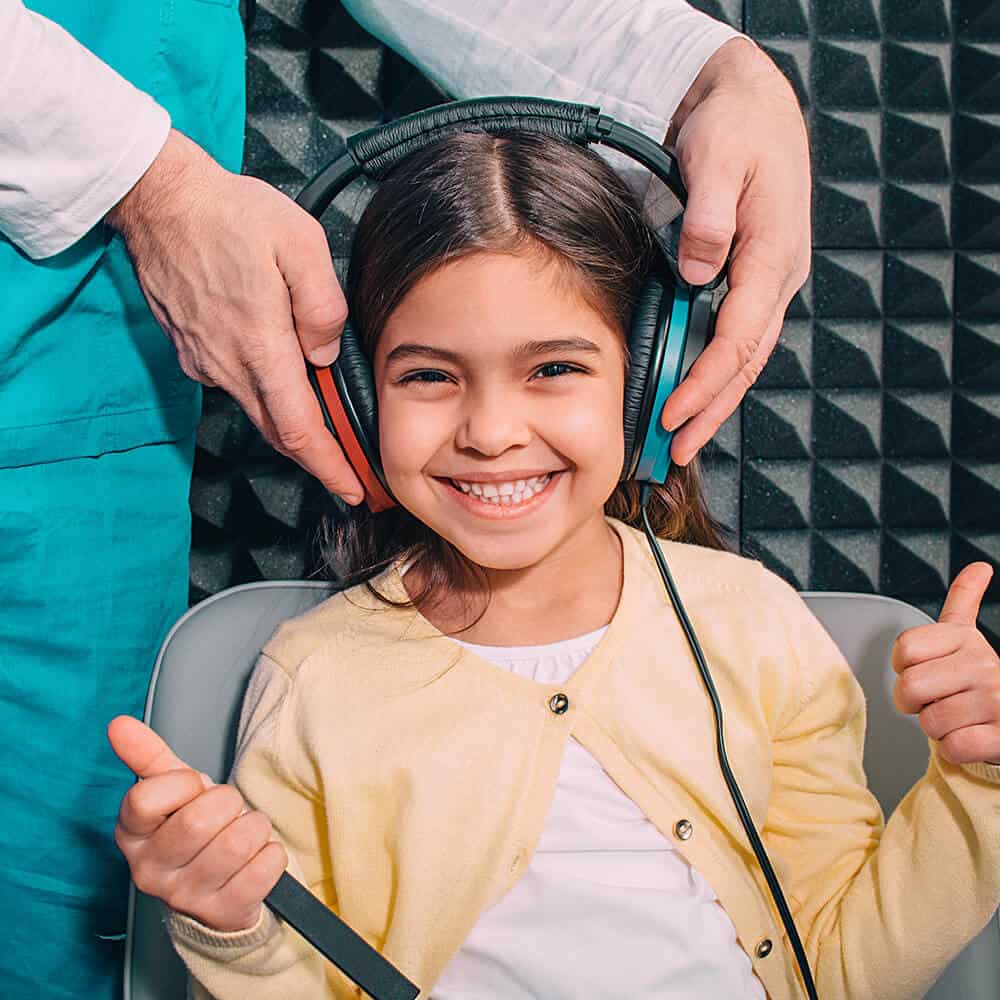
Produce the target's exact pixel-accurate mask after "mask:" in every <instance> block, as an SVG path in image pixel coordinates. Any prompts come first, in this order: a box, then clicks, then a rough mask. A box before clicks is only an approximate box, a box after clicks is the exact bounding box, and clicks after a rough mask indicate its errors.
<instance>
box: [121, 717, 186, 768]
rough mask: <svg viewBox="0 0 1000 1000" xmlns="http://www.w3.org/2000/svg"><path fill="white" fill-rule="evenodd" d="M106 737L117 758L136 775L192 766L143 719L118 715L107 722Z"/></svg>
mask: <svg viewBox="0 0 1000 1000" xmlns="http://www.w3.org/2000/svg"><path fill="white" fill-rule="evenodd" d="M108 740H109V741H110V743H111V749H112V750H114V752H115V753H116V754H117V755H118V759H119V760H120V761H121V762H122V763H123V764H124V765H125V766H126V767H127V768H129V770H131V771H132V772H134V773H135V775H136V777H139V778H153V777H155V776H156V775H158V774H165V773H166V772H167V771H185V770H187V771H189V770H192V768H190V767H189V766H188V765H187V764H185V763H184V761H182V760H181V759H180V758H179V757H178V756H177V755H176V754H175V753H174V752H173V750H171V749H170V747H168V746H167V744H166V743H165V742H164V741H163V739H162V738H161V737H160V736H158V735H157V734H156V733H155V732H153V730H152V729H150V728H149V726H147V725H146V724H145V723H144V722H140V721H139V720H138V719H134V718H132V716H131V715H119V716H118V717H117V718H114V719H112V720H111V722H110V723H108Z"/></svg>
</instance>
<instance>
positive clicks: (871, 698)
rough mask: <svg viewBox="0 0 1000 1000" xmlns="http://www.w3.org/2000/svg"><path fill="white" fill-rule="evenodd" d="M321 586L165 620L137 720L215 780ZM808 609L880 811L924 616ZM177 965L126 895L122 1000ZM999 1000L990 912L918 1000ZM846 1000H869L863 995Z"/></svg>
mask: <svg viewBox="0 0 1000 1000" xmlns="http://www.w3.org/2000/svg"><path fill="white" fill-rule="evenodd" d="M331 592H332V589H331V587H330V585H328V584H324V583H315V582H298V581H291V582H281V583H271V582H265V583H251V584H246V585H245V586H242V587H233V588H232V589H230V590H226V591H223V592H222V593H220V594H217V595H215V596H214V597H211V598H209V599H208V600H206V601H203V602H202V603H201V604H199V605H198V606H197V607H195V608H193V609H192V610H191V611H189V612H188V613H187V614H186V615H185V616H184V617H183V618H181V620H180V621H179V622H178V623H177V624H176V625H175V626H174V628H173V630H172V631H171V632H170V634H169V635H168V636H167V638H166V640H165V641H164V643H163V648H162V649H161V650H160V655H159V658H158V659H157V662H156V668H155V670H154V672H153V677H152V680H151V682H150V687H149V696H148V698H147V699H146V713H145V719H146V722H148V723H149V724H150V725H151V726H152V727H153V728H154V729H155V730H156V731H157V732H158V733H160V734H161V735H162V736H163V738H164V739H165V740H166V741H167V742H168V743H169V744H170V745H171V746H172V747H173V749H174V750H175V752H176V753H177V754H178V755H179V756H180V757H181V758H182V759H184V760H185V761H187V762H188V763H189V764H190V765H191V766H192V767H195V768H198V769H199V770H201V771H204V772H205V773H206V774H209V775H211V776H212V777H213V778H214V779H215V780H216V781H224V780H225V779H226V777H227V775H228V773H229V770H230V766H231V763H232V755H233V746H234V744H235V739H236V726H237V723H238V720H239V709H240V703H241V700H242V696H243V690H244V688H245V686H246V682H247V679H248V677H249V674H250V671H251V669H252V668H253V665H254V662H255V661H256V658H257V654H258V653H259V652H260V649H261V646H262V645H263V644H264V643H265V642H266V641H267V639H268V638H269V637H270V635H271V634H272V632H273V631H274V629H275V628H276V627H277V625H278V624H279V623H280V622H282V621H284V620H286V619H288V618H291V617H293V616H295V615H298V614H301V613H303V612H304V611H307V610H308V609H309V608H311V607H313V606H314V605H316V604H318V603H319V602H320V601H322V600H323V599H324V598H326V597H327V596H329V594H330V593H331ZM802 596H803V597H804V598H805V600H806V602H807V603H808V604H809V606H810V608H811V609H812V611H813V613H814V614H815V615H816V616H817V617H818V618H819V620H820V621H821V622H822V623H823V624H824V626H825V627H826V629H827V631H828V632H829V633H830V635H831V636H832V637H833V639H834V640H835V641H836V643H837V645H838V646H839V647H840V649H841V650H842V651H843V653H844V656H845V657H846V658H847V661H848V662H849V663H850V664H851V666H852V667H853V668H854V671H855V673H856V674H857V676H858V679H859V681H860V682H861V686H862V687H863V688H864V691H865V695H866V697H867V699H868V721H869V726H868V737H867V745H866V752H865V769H866V771H867V773H868V779H869V784H870V786H871V788H872V791H873V792H874V793H875V795H876V796H877V797H878V800H879V802H880V803H881V804H882V808H883V810H884V812H885V813H886V814H887V815H888V814H889V813H890V812H891V811H892V810H893V809H894V808H895V807H896V804H897V803H898V802H899V800H900V799H901V798H902V797H903V795H905V793H906V791H907V790H908V789H909V787H910V786H911V785H912V784H913V783H914V782H915V781H916V780H917V779H918V778H919V777H920V776H921V775H922V774H923V773H924V770H925V769H926V766H927V743H926V740H925V739H924V736H923V733H922V732H921V730H920V727H919V726H918V725H917V723H916V721H915V720H914V719H913V718H912V717H908V716H902V715H900V714H899V713H898V712H897V711H896V709H895V707H894V705H893V702H892V686H893V683H894V679H895V678H894V674H893V673H892V668H891V666H890V665H889V656H890V651H891V649H892V644H893V641H894V640H895V638H896V636H897V635H898V634H899V633H900V632H902V631H903V630H904V629H907V628H911V627H913V626H914V625H922V624H925V623H926V622H928V621H930V619H929V618H928V617H927V616H926V615H925V614H924V613H923V612H922V611H919V610H917V609H916V608H913V607H911V606H910V605H908V604H904V603H902V602H901V601H896V600H892V599H891V598H887V597H878V596H875V595H871V594H835V593H827V594H824V593H806V594H803V595H802ZM185 995H186V977H185V973H184V968H183V966H182V965H181V962H180V960H179V959H178V958H177V956H176V953H175V952H174V950H173V948H172V946H171V944H170V940H169V938H168V937H167V934H166V931H165V929H164V926H163V911H162V908H161V904H160V903H159V901H158V900H155V899H151V898H150V897H148V896H145V895H143V894H142V893H139V892H137V891H136V890H135V887H134V886H133V887H132V888H131V891H130V896H129V910H128V939H127V943H126V954H125V990H124V996H125V1000H182V998H184V997H185ZM998 997H1000V914H995V915H994V917H993V919H992V920H991V921H990V923H989V925H988V926H987V928H986V929H985V930H984V931H983V932H982V934H980V935H979V937H977V938H976V939H975V940H974V941H973V942H971V943H970V944H969V946H968V947H967V948H966V949H965V951H964V952H962V954H961V955H960V956H959V957H958V958H957V959H956V960H955V961H954V962H953V963H952V964H951V965H950V966H949V967H948V969H946V970H945V972H944V974H943V975H942V976H941V978H940V980H939V981H938V983H937V984H936V985H935V987H934V988H933V989H932V990H931V991H930V993H928V994H927V998H928V1000H997V998H998ZM852 1000H873V998H868V997H858V998H852Z"/></svg>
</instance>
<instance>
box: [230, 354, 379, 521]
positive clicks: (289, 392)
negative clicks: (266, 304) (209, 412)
mask: <svg viewBox="0 0 1000 1000" xmlns="http://www.w3.org/2000/svg"><path fill="white" fill-rule="evenodd" d="M293 343H294V341H293ZM237 402H238V403H239V404H240V405H241V406H242V407H243V409H244V410H245V411H246V413H247V416H249V417H250V419H251V420H252V421H253V422H254V424H255V425H256V426H257V427H258V428H260V430H261V433H262V434H263V435H264V436H265V437H266V438H267V440H268V441H269V442H270V443H271V445H272V446H273V447H274V448H275V449H276V450H277V451H279V452H281V453H282V454H283V455H287V456H288V457H289V458H291V459H293V460H294V461H295V462H297V463H298V464H299V465H301V466H302V468H304V469H305V470H306V471H307V472H309V473H310V474H311V475H313V476H314V477H315V478H316V479H318V480H319V481H320V482H321V483H322V484H323V485H324V486H325V487H326V489H327V490H328V491H329V492H330V493H335V494H336V495H337V496H340V497H342V498H343V499H344V500H346V501H347V502H348V503H351V504H356V503H360V502H361V500H362V499H363V497H364V487H363V486H362V485H361V481H360V480H359V479H358V477H357V475H356V474H355V473H354V470H353V469H352V468H351V466H350V464H349V463H348V461H347V459H346V457H345V456H344V452H343V451H342V449H341V447H340V445H339V444H338V443H337V439H336V438H335V437H334V436H333V435H332V434H331V433H330V431H329V429H328V428H327V426H326V423H325V421H324V420H323V414H322V411H321V410H320V407H319V402H318V400H317V399H316V395H315V393H314V392H313V389H312V386H311V385H310V384H309V380H308V378H307V377H306V374H305V367H304V362H303V361H302V358H301V356H296V357H292V358H287V359H286V363H281V360H280V359H279V363H278V364H276V365H275V366H274V367H273V368H269V369H268V370H267V371H266V372H264V373H263V374H262V375H261V377H260V378H259V380H258V381H256V382H255V383H254V384H252V385H251V386H249V387H248V388H246V389H242V390H241V395H239V396H237Z"/></svg>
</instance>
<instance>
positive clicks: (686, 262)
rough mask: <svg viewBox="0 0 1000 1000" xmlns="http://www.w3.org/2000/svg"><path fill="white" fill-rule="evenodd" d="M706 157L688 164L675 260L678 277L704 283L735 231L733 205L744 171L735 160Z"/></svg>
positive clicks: (722, 260) (715, 271)
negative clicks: (679, 273)
mask: <svg viewBox="0 0 1000 1000" xmlns="http://www.w3.org/2000/svg"><path fill="white" fill-rule="evenodd" d="M737 164H738V165H737V166H736V167H735V168H734V166H733V161H732V160H725V159H716V158H709V159H705V160H704V161H703V162H701V163H699V164H698V165H697V167H696V169H693V170H692V169H691V168H690V167H689V169H688V171H687V172H686V174H685V180H686V181H688V180H689V183H688V186H687V187H688V199H687V205H686V207H685V209H684V219H683V221H682V224H681V237H680V243H679V245H678V262H679V265H680V271H681V277H683V278H684V280H685V281H687V282H690V283H691V284H692V285H706V284H708V282H709V281H711V280H712V278H714V277H715V276H716V275H717V274H718V273H719V271H720V269H721V268H722V265H723V264H724V263H725V260H726V256H727V254H728V253H729V247H730V245H731V244H732V242H733V234H734V233H735V232H736V204H737V202H738V201H739V197H740V195H741V194H742V192H743V183H744V181H745V179H746V172H745V170H744V169H741V167H742V164H741V163H739V161H737Z"/></svg>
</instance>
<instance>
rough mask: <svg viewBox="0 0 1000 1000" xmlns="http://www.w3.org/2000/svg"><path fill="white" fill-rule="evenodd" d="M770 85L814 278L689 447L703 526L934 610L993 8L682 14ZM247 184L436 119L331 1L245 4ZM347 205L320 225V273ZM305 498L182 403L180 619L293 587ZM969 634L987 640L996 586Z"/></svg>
mask: <svg viewBox="0 0 1000 1000" xmlns="http://www.w3.org/2000/svg"><path fill="white" fill-rule="evenodd" d="M698 6H700V7H701V8H702V9H704V10H706V11H707V12H708V13H710V14H712V15H713V16H715V17H719V18H721V19H724V20H726V21H728V22H729V23H731V24H733V25H735V26H737V27H739V28H741V29H742V30H744V31H745V32H747V33H748V34H749V35H750V36H751V37H752V38H754V39H755V40H756V41H757V42H758V44H760V45H761V46H762V47H763V48H764V49H765V50H766V51H767V52H768V53H769V54H770V55H771V56H772V58H773V59H774V60H775V61H776V62H777V64H778V65H779V66H780V67H781V69H782V71H783V72H784V73H785V74H786V75H787V77H788V78H789V79H790V80H791V82H792V84H793V86H794V88H795V91H796V93H797V94H798V97H799V100H800V101H801V103H802V107H803V109H804V112H805V115H806V119H807V122H808V126H809V133H810V137H811V146H812V157H813V168H814V200H813V245H814V251H813V258H812V274H811V276H810V278H809V280H808V282H807V283H806V285H805V287H804V288H803V289H802V291H801V292H800V293H799V294H798V295H797V296H796V297H795V299H794V301H793V302H792V305H791V308H790V309H789V311H788V316H787V320H786V322H785V325H784V329H783V331H782V334H781V339H780V342H779V346H778V347H777V349H776V351H775V353H774V356H773V358H772V360H771V362H770V364H769V365H768V366H767V368H766V369H765V371H764V373H763V375H762V376H761V378H760V380H759V381H758V383H757V385H756V386H755V387H754V388H753V389H752V391H751V392H750V393H749V394H748V395H747V397H746V399H745V401H744V403H743V406H742V408H741V410H740V412H738V413H737V414H736V415H734V416H733V417H732V418H731V419H730V420H729V421H728V422H727V423H726V424H725V425H724V426H723V427H722V428H721V430H720V431H719V433H718V434H717V435H716V438H715V440H714V441H713V442H712V443H711V445H710V446H709V447H708V448H706V449H705V452H704V462H705V466H706V470H707V479H708V484H709V492H710V499H711V505H712V508H713V510H714V512H715V513H716V514H717V516H719V517H720V518H721V519H722V520H723V521H725V522H727V523H728V524H729V525H730V526H731V527H732V528H733V529H734V531H735V532H736V534H737V537H738V539H739V544H740V547H741V551H743V552H744V553H745V554H748V555H753V556H755V557H756V558H759V559H761V560H762V561H763V562H764V563H765V564H766V565H767V566H769V567H771V568H772V569H774V570H775V571H776V572H778V573H779V574H781V575H782V576H783V577H785V578H786V579H787V580H789V581H790V582H791V583H792V584H793V585H794V586H795V587H797V588H799V589H801V590H806V589H811V590H844V591H868V592H872V591H874V592H878V593H882V594H888V595H890V596H893V597H899V598H902V599H903V600H906V601H909V602H910V603H912V604H915V605H917V606H919V607H921V608H923V609H924V610H926V611H928V612H929V613H931V614H936V613H937V612H938V611H939V610H940V607H941V602H942V600H943V598H944V595H945V592H946V590H947V585H948V582H949V581H950V580H951V579H952V577H953V576H954V574H955V573H956V572H957V571H958V570H959V569H960V568H961V567H962V566H963V565H965V564H966V563H967V562H969V561H972V560H976V559H987V560H989V561H991V562H993V563H994V564H998V563H1000V210H998V209H1000V5H998V4H997V3H995V2H985V0H976V2H971V0H958V2H955V3H950V4H949V3H947V2H945V0H881V3H880V2H879V0H814V2H813V3H811V4H810V3H807V2H805V0H748V2H745V3H741V2H738V0H724V2H722V3H712V2H709V3H702V4H698ZM247 81H248V122H247V142H246V157H245V165H244V170H245V172H246V173H248V174H252V175H254V176H257V177H261V178H264V179H265V180H267V181H270V182H271V183H272V184H275V185H276V186H277V187H279V188H280V189H281V190H282V191H284V192H286V193H287V194H289V195H292V196H294V195H295V194H297V193H298V191H299V189H300V188H301V187H302V185H303V184H304V183H305V181H306V180H307V179H308V178H309V177H311V176H312V175H313V173H314V172H315V171H316V170H317V169H318V168H319V167H321V166H322V165H324V164H325V163H326V162H327V161H328V160H330V159H332V158H333V157H335V156H336V155H337V154H338V153H339V152H340V151H341V150H342V149H343V144H344V138H345V136H347V135H350V134H351V133H353V132H356V131H360V130H362V129H365V128H369V127H371V126H373V125H376V124H379V123H381V122H384V121H388V120H390V119H392V118H394V117H398V116H400V115H404V114H408V113H410V112H412V111H416V110H419V109H421V108H423V107H427V106H429V105H431V104H435V103H439V102H440V101H441V100H444V99H446V96H447V95H442V94H441V93H440V92H439V91H437V90H436V89H435V88H434V87H433V86H432V85H431V84H430V83H429V82H428V81H426V80H425V79H423V77H421V76H420V74H418V73H417V72H416V71H415V70H414V69H413V68H412V67H411V66H409V65H408V64H407V63H406V62H405V61H404V60H403V59H401V58H400V57H398V56H396V55H395V54H394V53H392V52H390V51H387V50H386V49H385V48H384V47H383V46H382V45H380V44H379V43H378V42H376V41H375V40H374V39H373V38H372V37H371V36H369V35H368V34H366V33H365V31H363V30H362V29H361V28H360V27H359V26H358V25H357V24H356V23H355V22H354V21H353V20H352V19H351V18H350V17H349V16H348V15H347V14H346V13H345V12H344V11H343V9H341V7H340V6H339V5H338V4H336V3H332V2H329V0H260V2H259V3H258V4H257V9H256V17H255V19H254V24H253V28H252V30H251V32H250V36H249V52H248V59H247ZM368 193H370V192H366V190H365V187H364V185H363V184H362V185H355V187H354V188H352V189H350V190H349V191H348V192H347V193H346V194H345V195H344V196H342V197H341V198H340V199H338V201H337V202H336V205H335V206H334V207H333V208H332V209H331V210H330V211H328V212H327V214H326V216H325V218H324V222H325V223H326V225H327V228H328V233H329V240H330V247H331V252H332V254H333V256H334V258H335V262H336V266H337V269H338V273H339V274H340V275H341V276H343V274H344V265H345V262H346V257H347V254H348V252H349V247H350V239H351V235H352V231H353V225H354V222H355V220H356V219H357V217H358V216H359V214H360V211H361V209H362V208H363V206H364V203H365V199H366V197H367V194H368ZM322 500H323V497H322V490H321V488H320V487H319V486H318V485H317V484H316V483H315V482H313V481H311V480H310V479H309V477H308V476H307V475H306V474H305V473H304V472H302V471H301V470H300V469H298V467H296V466H295V465H294V464H293V463H291V462H290V461H288V460H286V459H283V458H282V457H280V456H277V455H276V454H275V453H274V452H273V451H272V450H271V449H270V448H269V447H268V445H267V444H266V443H265V442H264V441H263V439H262V438H261V437H260V435H259V434H258V433H257V432H256V431H255V430H254V428H253V427H252V425H251V424H250V422H249V421H248V420H247V418H246V417H245V416H244V415H243V414H242V412H241V411H240V410H239V408H238V407H237V406H236V404H235V403H234V402H233V401H232V400H230V399H229V398H228V397H227V396H225V395H224V394H222V393H221V392H219V391H218V390H208V391H207V392H206V394H205V409H204V416H203V419H202V424H201V427H200V430H199V434H198V449H197V457H196V462H195V475H194V481H193V484H192V489H191V510H192V514H193V551H192V556H191V598H192V600H193V601H196V600H199V599H201V598H203V597H206V596H207V595H209V594H212V593H214V592H216V591H218V590H220V589H222V588H225V587H228V586H231V585H234V584H237V583H242V582H245V581H250V580H260V579H278V578H281V579H287V578H300V577H304V576H307V575H309V574H310V573H312V572H313V571H314V569H315V550H314V545H313V540H312V538H311V537H310V528H311V525H312V524H313V523H314V520H315V517H316V513H317V511H318V510H319V508H320V506H321V503H322ZM981 622H982V623H983V624H984V625H985V628H986V630H987V632H988V635H989V636H990V638H991V640H992V641H993V642H994V644H997V642H998V638H1000V580H994V582H993V583H992V585H991V587H990V590H989V592H988V594H987V597H986V601H985V604H984V609H983V613H982V618H981Z"/></svg>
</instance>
